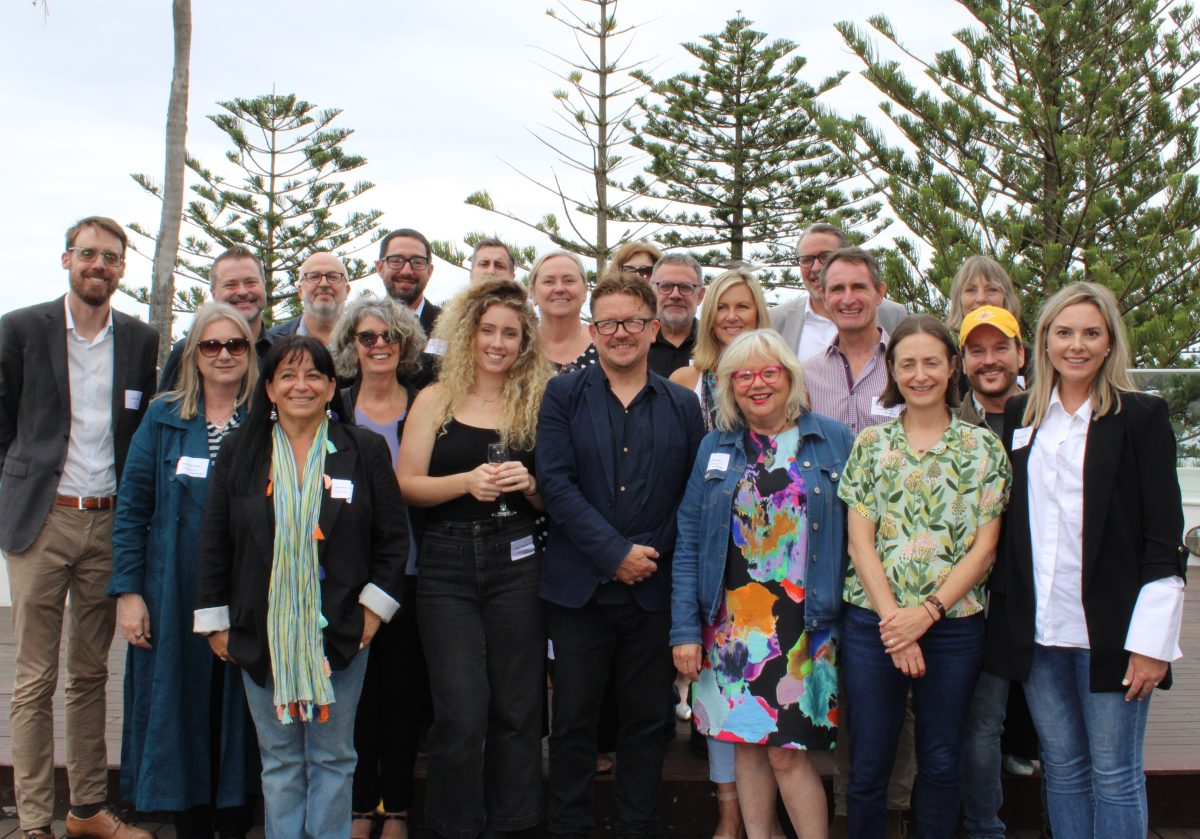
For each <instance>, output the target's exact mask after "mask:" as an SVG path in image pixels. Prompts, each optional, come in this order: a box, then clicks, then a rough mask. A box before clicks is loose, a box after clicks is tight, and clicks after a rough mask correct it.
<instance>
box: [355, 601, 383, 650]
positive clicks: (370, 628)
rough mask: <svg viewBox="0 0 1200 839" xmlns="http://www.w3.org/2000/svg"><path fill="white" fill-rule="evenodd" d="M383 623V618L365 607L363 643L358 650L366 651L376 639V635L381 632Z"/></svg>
mask: <svg viewBox="0 0 1200 839" xmlns="http://www.w3.org/2000/svg"><path fill="white" fill-rule="evenodd" d="M381 623H383V618H381V617H379V615H377V614H375V613H374V612H372V611H371V610H370V609H368V608H367V607H366V606H363V634H362V641H360V642H359V644H358V648H359V649H360V650H365V649H366V648H367V647H368V646H369V645H370V643H371V639H372V638H374V637H375V633H376V632H378V631H379V624H381Z"/></svg>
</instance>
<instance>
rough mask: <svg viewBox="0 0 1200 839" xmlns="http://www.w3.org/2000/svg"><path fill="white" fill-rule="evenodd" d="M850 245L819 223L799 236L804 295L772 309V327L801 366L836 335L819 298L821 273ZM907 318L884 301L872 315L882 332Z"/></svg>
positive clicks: (896, 305)
mask: <svg viewBox="0 0 1200 839" xmlns="http://www.w3.org/2000/svg"><path fill="white" fill-rule="evenodd" d="M849 245H850V239H849V238H847V236H846V234H845V233H844V232H842V230H841V228H839V227H834V226H833V225H832V224H825V223H819V224H814V225H813V226H812V227H810V228H808V229H807V230H805V231H804V232H803V233H801V234H800V240H799V241H798V242H797V243H796V255H797V257H798V261H799V262H800V277H801V279H803V280H804V287H805V289H807V293H805V294H801V295H800V296H799V297H797V298H795V299H794V300H789V301H788V302H787V303H783V304H781V305H779V306H775V307H774V308H772V309H771V326H773V327H775V331H776V332H778V333H779V334H780V335H782V336H783V340H784V341H785V342H786V343H787V345H788V346H789V347H791V348H792V349H794V350H795V351H796V355H797V357H798V358H799V359H800V361H801V362H804V361H808V360H809V359H810V358H812V357H813V356H814V355H817V354H818V353H821V352H823V351H824V350H825V348H826V347H828V346H829V344H830V343H831V342H832V341H833V338H834V336H835V335H837V326H836V325H834V323H833V320H832V319H831V318H830V317H829V312H828V310H827V309H826V308H825V300H824V297H823V296H822V294H821V279H820V274H821V271H822V270H823V269H824V267H825V263H826V262H827V261H828V260H829V257H830V256H831V255H832V254H833V252H834V251H836V250H839V249H840V248H845V247H848V246H849ZM906 314H908V312H907V311H905V309H904V307H903V306H901V305H900V304H899V303H893V302H892V301H891V300H887V299H884V300H883V301H882V302H881V303H880V304H879V309H878V311H877V312H876V313H875V317H876V320H877V321H878V322H879V325H880V326H882V327H883V329H884V331H885V332H888V333H890V332H891V331H892V330H893V329H895V328H896V324H898V323H899V322H900V321H901V320H903V319H904V316H905V315H906Z"/></svg>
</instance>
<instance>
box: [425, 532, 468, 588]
mask: <svg viewBox="0 0 1200 839" xmlns="http://www.w3.org/2000/svg"><path fill="white" fill-rule="evenodd" d="M465 554H466V550H465V549H464V547H463V543H462V541H461V540H458V539H454V538H452V537H445V536H441V535H439V534H437V533H431V532H429V531H426V533H425V538H423V539H422V540H421V552H420V554H419V558H418V567H419V568H420V571H421V573H420V576H421V577H426V576H430V577H437V576H440V575H442V574H451V575H454V576H455V577H458V576H459V575H461V574H462V573H463V570H464V568H465V563H466V560H465Z"/></svg>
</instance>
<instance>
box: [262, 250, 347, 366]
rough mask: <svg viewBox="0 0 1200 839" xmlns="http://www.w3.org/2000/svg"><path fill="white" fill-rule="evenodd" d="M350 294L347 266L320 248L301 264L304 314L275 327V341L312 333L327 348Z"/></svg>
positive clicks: (272, 332)
mask: <svg viewBox="0 0 1200 839" xmlns="http://www.w3.org/2000/svg"><path fill="white" fill-rule="evenodd" d="M349 293H350V282H349V279H348V275H347V274H346V266H345V265H344V264H342V261H341V260H340V259H338V258H337V257H336V256H334V255H333V254H331V253H327V252H325V251H317V252H316V253H314V254H313V255H312V256H310V257H309V258H308V259H306V260H304V262H303V264H301V266H300V301H301V302H302V303H303V304H304V314H302V315H300V317H297V318H292V319H291V320H289V321H287V322H286V323H281V324H280V325H279V326H276V327H275V328H274V329H272V330H271V334H272V335H273V336H274V338H275V339H276V340H278V339H280V338H286V337H288V336H290V335H311V336H312V337H313V338H316V339H317V340H318V341H320V342H321V343H322V344H324V345H325V346H327V347H328V346H329V343H330V340H331V339H332V335H333V327H334V325H335V324H336V323H337V322H338V318H340V317H341V316H342V307H343V306H345V305H346V295H348V294H349Z"/></svg>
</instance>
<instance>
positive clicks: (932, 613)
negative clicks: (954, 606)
mask: <svg viewBox="0 0 1200 839" xmlns="http://www.w3.org/2000/svg"><path fill="white" fill-rule="evenodd" d="M921 605H922V606H923V607H925V612H926V613H927V614H928V615H929V619H930V620H932V621H933V622H934V623H937V622H938V613H937V610H936V609H933V608H931V606H932V605H933V604H931V603H930V602H929V601H928V600H926V601H925V602H923V603H922V604H921Z"/></svg>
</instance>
